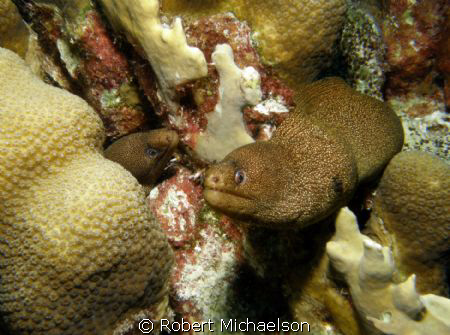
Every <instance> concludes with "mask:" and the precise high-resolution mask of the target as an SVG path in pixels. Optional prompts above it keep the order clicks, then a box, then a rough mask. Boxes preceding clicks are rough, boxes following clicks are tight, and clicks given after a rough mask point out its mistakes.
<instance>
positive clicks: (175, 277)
mask: <svg viewBox="0 0 450 335" xmlns="http://www.w3.org/2000/svg"><path fill="white" fill-rule="evenodd" d="M201 192H202V188H201V186H199V185H198V183H197V182H196V181H195V178H194V176H193V175H192V173H191V172H190V171H189V170H187V169H185V168H179V169H178V170H177V171H176V174H175V175H174V176H173V177H171V178H169V179H167V180H166V181H164V182H163V183H161V184H160V185H158V186H157V187H155V188H154V189H153V190H152V191H151V192H150V194H149V196H148V205H149V207H150V209H151V211H152V213H153V214H154V215H155V216H156V218H157V219H158V220H159V222H160V223H161V226H162V227H163V230H164V231H165V233H166V234H167V236H168V238H169V243H170V244H171V245H172V247H173V249H174V252H175V262H176V266H175V268H174V271H173V273H172V278H171V281H170V282H171V305H172V308H173V310H174V312H175V313H176V315H181V316H182V317H183V318H184V319H185V320H188V321H189V322H190V323H192V322H194V321H202V320H207V319H209V318H211V319H213V318H220V316H221V313H223V312H224V311H226V310H227V308H229V306H228V301H227V296H226V295H225V293H226V292H227V290H231V285H232V282H233V281H234V280H235V279H236V277H237V275H238V268H239V265H240V263H241V262H242V241H243V237H242V233H241V231H240V230H239V228H237V227H236V226H235V225H234V224H233V223H232V222H231V221H230V220H229V219H227V218H226V217H224V216H218V215H217V214H215V213H214V212H212V211H211V210H210V209H208V208H207V207H206V206H205V204H204V201H203V198H202V196H201Z"/></svg>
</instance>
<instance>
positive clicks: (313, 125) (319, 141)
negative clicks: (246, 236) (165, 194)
mask: <svg viewBox="0 0 450 335" xmlns="http://www.w3.org/2000/svg"><path fill="white" fill-rule="evenodd" d="M299 93H300V95H299V96H300V98H298V101H297V108H296V111H294V112H292V113H291V114H290V115H289V117H288V118H287V119H286V120H285V121H284V122H283V123H282V124H281V125H280V126H279V128H278V129H277V130H276V131H275V133H274V135H273V137H272V139H271V140H269V141H264V142H255V143H251V144H248V145H245V146H243V147H240V148H238V149H236V150H234V151H233V152H231V153H230V154H228V155H227V156H226V157H225V158H224V159H223V161H222V162H220V163H217V164H214V165H212V166H210V167H209V168H208V169H207V171H206V173H205V182H204V187H205V188H204V198H205V200H206V201H207V202H208V203H209V204H210V205H211V206H212V207H213V208H215V209H217V210H219V211H222V212H224V213H225V214H227V215H229V216H231V217H234V218H237V219H240V220H243V221H251V222H256V223H259V224H262V225H265V226H269V227H284V226H294V227H304V226H307V225H309V224H311V223H314V222H317V221H319V220H321V219H323V218H325V217H327V216H329V215H331V214H332V213H333V212H334V211H336V210H337V209H339V208H340V207H341V206H343V205H344V204H345V203H346V202H348V201H349V199H350V198H351V197H352V195H353V193H354V191H355V189H356V187H357V185H358V184H359V183H361V182H365V181H367V180H370V179H371V178H374V177H375V176H377V175H378V174H379V173H381V172H382V170H383V168H384V167H385V165H386V164H387V163H388V162H389V160H390V159H391V158H392V157H393V156H394V155H395V154H396V153H397V152H399V151H400V150H401V148H402V145H403V128H402V125H401V122H400V120H399V118H398V117H397V116H396V115H395V113H394V112H393V111H392V110H391V109H390V108H389V107H388V106H387V105H386V104H384V103H383V102H381V101H378V100H376V99H374V98H371V97H369V96H366V95H363V94H360V93H358V92H356V91H355V90H353V89H352V88H351V87H350V86H348V85H347V84H346V83H345V82H344V81H343V80H342V79H340V78H335V77H331V78H326V79H323V80H319V81H317V82H314V83H312V84H305V85H304V86H303V87H302V88H301V90H300V92H299Z"/></svg>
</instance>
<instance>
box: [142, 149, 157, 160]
mask: <svg viewBox="0 0 450 335" xmlns="http://www.w3.org/2000/svg"><path fill="white" fill-rule="evenodd" d="M145 154H146V155H147V156H148V157H150V158H155V157H156V156H158V155H159V150H158V149H155V148H152V147H148V148H147V149H145Z"/></svg>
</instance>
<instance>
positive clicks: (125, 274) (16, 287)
mask: <svg viewBox="0 0 450 335" xmlns="http://www.w3.org/2000/svg"><path fill="white" fill-rule="evenodd" d="M0 77H1V78H2V85H1V86H0V124H1V128H0V153H1V156H2V160H1V162H0V276H1V279H2V280H1V281H0V291H1V294H0V312H1V314H2V316H3V318H4V320H5V321H6V324H7V327H8V328H9V330H10V331H11V332H12V333H14V334H46V335H48V334H83V335H88V334H111V333H112V331H113V328H114V327H115V324H116V325H117V323H120V322H122V321H125V319H127V318H129V317H132V316H133V315H134V313H137V312H141V311H142V310H143V309H145V308H150V307H154V306H156V305H158V306H159V308H162V307H161V305H159V303H160V302H162V301H164V300H165V282H166V279H167V277H168V274H169V271H170V267H171V264H172V254H171V250H170V247H169V245H168V243H167V240H166V238H165V236H164V235H163V233H162V231H161V230H160V228H159V226H158V225H157V223H156V222H155V221H154V220H153V219H152V218H151V217H150V214H149V212H148V210H147V209H146V206H145V199H144V194H143V191H142V189H141V187H140V186H139V185H138V183H137V181H136V180H135V179H134V178H133V177H132V176H131V174H130V173H129V172H127V171H126V170H125V169H123V168H122V167H120V166H119V165H118V164H116V163H113V162H111V161H109V160H106V159H104V158H103V156H102V152H101V145H102V142H103V138H104V130H103V127H102V124H101V122H100V119H99V118H98V117H97V115H96V114H95V112H94V111H93V110H92V109H91V108H90V107H89V106H88V105H87V104H86V103H85V102H84V101H83V100H81V99H79V98H78V97H76V96H74V95H72V94H70V93H68V92H65V91H63V90H61V89H58V88H54V87H51V86H49V85H46V84H44V83H43V82H41V81H40V80H39V79H38V78H37V77H35V76H34V75H33V74H32V73H31V72H30V71H29V69H28V68H27V67H26V66H25V64H24V62H23V61H22V60H21V59H20V58H19V57H18V56H17V55H16V54H14V53H13V52H11V51H8V50H6V49H1V48H0ZM154 308H158V307H154Z"/></svg>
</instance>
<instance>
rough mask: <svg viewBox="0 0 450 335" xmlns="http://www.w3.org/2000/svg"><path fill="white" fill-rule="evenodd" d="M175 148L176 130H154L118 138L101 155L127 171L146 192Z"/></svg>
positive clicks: (176, 140)
mask: <svg viewBox="0 0 450 335" xmlns="http://www.w3.org/2000/svg"><path fill="white" fill-rule="evenodd" d="M177 145H178V135H177V133H176V132H175V131H173V130H168V129H156V130H151V131H146V132H140V133H134V134H130V135H127V136H124V137H122V138H120V139H118V140H117V141H116V142H114V143H113V144H111V145H110V146H109V147H108V148H106V150H105V152H104V156H105V157H106V158H107V159H110V160H112V161H114V162H116V163H119V164H120V165H122V166H123V167H124V168H125V169H127V170H128V171H130V172H131V174H132V175H133V176H134V177H135V178H136V179H137V180H138V181H139V183H141V184H142V185H144V187H145V188H146V189H147V190H148V189H149V188H150V187H152V186H153V185H154V184H155V183H156V180H157V179H158V178H159V176H161V173H162V172H163V170H164V168H165V167H166V165H167V162H168V161H169V159H170V158H171V156H172V154H173V152H174V151H175V149H176V147H177Z"/></svg>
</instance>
